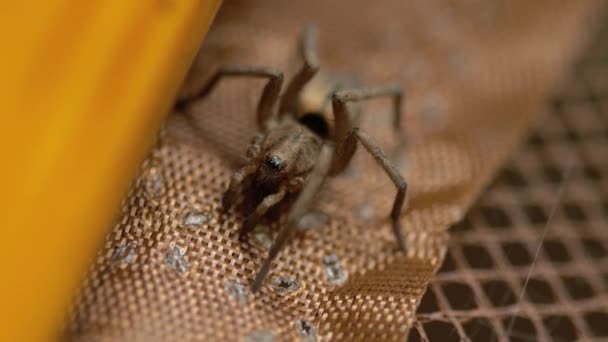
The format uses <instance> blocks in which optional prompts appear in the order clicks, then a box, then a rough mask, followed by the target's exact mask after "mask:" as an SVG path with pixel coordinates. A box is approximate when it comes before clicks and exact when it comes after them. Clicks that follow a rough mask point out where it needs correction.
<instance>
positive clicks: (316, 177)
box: [251, 144, 332, 293]
mask: <svg viewBox="0 0 608 342" xmlns="http://www.w3.org/2000/svg"><path fill="white" fill-rule="evenodd" d="M331 158H332V147H331V146H329V145H327V144H326V145H323V147H322V148H321V153H320V154H319V158H317V163H316V164H315V168H314V169H313V171H312V173H311V175H310V177H309V178H308V180H307V181H306V183H304V184H303V185H301V186H302V191H301V192H300V195H299V196H298V198H297V199H296V201H295V203H294V204H293V206H292V207H291V209H290V211H289V213H288V214H287V219H286V220H285V224H284V225H283V226H282V227H281V230H280V231H279V235H278V236H277V238H276V240H275V241H274V242H273V244H272V247H270V251H269V252H268V258H266V260H265V261H264V263H263V264H262V267H261V268H260V270H259V271H258V274H257V275H256V276H255V280H254V281H253V284H252V285H251V291H252V292H254V293H255V292H257V291H258V290H259V289H260V287H262V284H263V283H264V279H266V276H267V275H268V272H269V271H270V265H271V264H272V261H273V260H274V259H275V258H276V257H277V255H278V254H279V252H280V251H281V249H283V246H285V243H286V242H287V239H288V238H289V237H290V236H291V234H292V233H293V232H294V230H295V228H296V225H297V222H298V221H299V220H300V218H301V217H302V215H304V214H305V213H306V212H307V211H308V209H309V207H310V205H311V203H312V201H313V199H314V197H315V195H316V194H317V193H318V192H319V189H320V188H321V185H322V184H323V181H324V180H325V178H326V177H327V174H328V172H329V167H330V165H331Z"/></svg>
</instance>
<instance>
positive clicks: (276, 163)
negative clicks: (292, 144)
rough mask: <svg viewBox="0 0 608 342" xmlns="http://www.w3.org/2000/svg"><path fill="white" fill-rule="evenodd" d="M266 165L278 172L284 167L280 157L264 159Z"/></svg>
mask: <svg viewBox="0 0 608 342" xmlns="http://www.w3.org/2000/svg"><path fill="white" fill-rule="evenodd" d="M266 165H268V166H269V167H270V168H271V169H273V170H275V171H279V170H281V169H282V168H283V167H284V166H285V161H284V160H283V159H281V158H280V157H277V156H271V157H268V158H267V159H266Z"/></svg>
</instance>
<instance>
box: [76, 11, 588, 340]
mask: <svg viewBox="0 0 608 342" xmlns="http://www.w3.org/2000/svg"><path fill="white" fill-rule="evenodd" d="M598 6H599V2H596V1H576V2H574V1H536V2H534V3H531V2H528V1H509V2H507V1H491V2H487V1H450V2H449V3H448V5H444V3H443V2H440V1H411V2H403V1H396V0H395V1H386V2H383V3H382V5H381V6H378V5H372V4H371V3H369V2H368V1H363V0H357V1H349V2H346V1H344V2H328V1H327V2H326V1H320V0H319V1H307V2H302V3H295V2H286V1H255V2H245V1H234V2H230V3H226V4H225V5H224V7H223V8H222V10H221V13H220V15H219V17H218V19H217V21H216V23H215V25H214V27H213V29H212V31H211V33H210V34H209V36H208V38H207V40H206V42H205V44H204V46H203V48H202V50H201V53H200V56H199V58H198V59H197V62H196V63H195V65H194V67H193V69H192V72H191V75H190V77H189V78H188V80H187V81H186V84H185V86H184V89H183V94H187V93H189V92H192V91H194V89H195V88H197V87H198V86H200V85H201V84H202V82H204V81H205V79H206V78H207V77H208V76H209V74H210V72H212V71H213V70H214V69H215V67H217V66H218V65H220V64H224V63H228V62H232V63H234V62H239V63H247V64H257V65H270V66H274V67H276V68H279V69H282V70H285V71H286V73H287V74H288V75H290V74H291V72H292V71H293V70H294V69H296V68H297V67H299V65H300V62H299V61H298V59H297V54H296V49H295V47H296V37H297V35H298V33H299V32H300V31H301V29H302V27H303V26H304V25H305V23H307V22H309V21H311V20H312V21H314V22H316V23H317V24H318V26H319V28H320V51H319V52H320V57H321V61H322V67H323V68H325V69H328V70H331V71H332V72H342V73H354V74H356V75H357V76H358V78H359V79H361V80H362V82H363V83H364V84H379V83H382V82H387V81H401V82H402V83H403V85H404V87H405V89H406V92H407V99H406V110H405V113H404V115H405V118H404V123H405V126H406V129H407V135H408V138H409V142H408V147H407V151H406V153H405V155H404V156H403V158H402V163H401V170H402V172H403V173H404V175H405V176H406V178H407V179H408V182H409V184H410V191H409V199H408V207H407V209H406V210H405V211H404V212H403V215H402V222H403V225H404V229H405V230H406V232H407V243H408V246H409V249H408V253H407V255H403V254H402V253H399V252H397V251H396V244H395V242H394V240H393V237H392V234H391V232H390V224H389V222H388V220H387V216H388V212H389V209H390V205H391V202H392V199H393V196H394V192H395V190H394V187H393V185H392V183H391V182H390V181H389V180H388V178H387V177H386V175H384V174H383V173H382V172H381V170H380V168H379V167H378V166H377V165H376V164H375V163H374V162H373V159H372V158H371V157H369V156H368V155H366V154H365V153H364V151H362V150H361V151H359V152H357V155H356V158H355V160H354V163H353V166H352V168H350V169H349V171H348V172H347V173H345V174H344V175H342V176H340V177H338V178H336V179H332V180H331V181H330V182H328V184H327V186H326V187H325V188H324V191H323V192H322V193H321V194H320V196H319V197H318V200H317V201H316V203H315V206H314V207H313V208H311V212H312V214H311V215H310V222H312V223H311V224H309V226H310V227H308V228H307V229H302V231H300V232H299V233H298V234H297V235H296V236H294V237H293V239H292V241H291V242H290V243H289V245H288V246H287V248H286V249H285V250H283V251H282V253H281V254H280V256H279V258H278V259H277V261H276V263H275V264H274V266H273V269H272V272H271V274H270V276H269V279H268V281H267V283H266V284H265V286H264V287H263V288H262V290H261V291H260V293H258V294H256V295H255V296H253V295H251V294H250V293H248V290H247V286H248V284H249V283H250V281H251V280H252V278H253V277H254V275H255V273H256V272H257V270H258V268H259V266H260V264H261V262H262V260H263V259H264V258H265V256H266V253H267V250H266V249H265V247H264V241H265V239H267V238H268V237H272V234H273V233H272V232H274V231H275V230H276V227H270V228H269V229H270V233H267V234H264V233H258V234H254V235H252V236H250V238H249V240H248V241H247V242H245V243H243V242H239V241H238V240H237V230H238V227H239V225H240V223H241V221H242V218H241V217H240V216H238V215H237V214H236V213H235V212H229V213H221V212H220V211H219V201H220V198H221V194H222V192H223V190H224V189H225V188H226V185H227V181H228V178H229V177H230V175H231V173H232V172H233V171H234V170H235V168H236V167H237V166H238V165H239V162H240V156H241V154H242V153H243V152H244V150H245V146H246V144H247V142H248V140H249V139H250V137H251V136H252V135H253V133H254V132H255V128H254V127H255V125H254V114H253V113H254V108H255V103H256V101H257V99H258V97H259V95H260V91H261V88H262V83H260V82H258V81H250V80H242V79H233V80H226V81H223V82H222V83H221V84H220V86H219V87H218V89H217V90H216V91H215V92H214V93H213V94H212V95H211V96H210V97H208V98H207V99H205V100H202V101H199V102H197V103H196V104H195V105H194V106H193V107H192V108H191V109H190V110H189V112H188V113H172V114H171V115H170V116H169V118H168V120H167V122H166V124H165V127H164V129H163V131H162V132H161V135H160V139H159V144H158V146H157V148H155V149H154V150H153V151H152V152H151V154H150V157H149V158H148V159H147V160H146V161H145V162H144V163H143V165H142V169H141V175H140V176H139V177H138V178H137V179H136V180H135V181H134V183H133V186H132V188H131V190H130V192H129V194H128V196H127V197H126V199H125V201H124V203H123V207H122V210H121V212H120V214H119V217H118V219H117V223H116V225H115V226H114V227H113V229H112V231H111V232H110V233H109V235H108V237H107V239H106V241H105V244H104V246H103V249H102V250H101V251H100V252H99V256H98V258H97V260H95V262H94V264H93V265H92V268H91V271H90V272H89V274H88V276H87V278H86V280H85V281H84V283H83V285H82V288H81V289H80V291H79V293H78V296H77V298H76V301H75V305H74V308H73V310H72V311H71V313H70V316H69V319H68V326H67V329H66V332H65V335H64V336H65V338H66V339H68V340H129V341H130V340H146V341H156V340H159V341H165V340H243V339H249V340H269V339H270V338H274V339H275V340H294V339H297V338H307V339H308V340H314V339H315V338H318V339H322V340H330V339H331V340H403V339H404V338H405V336H406V334H407V332H408V329H409V328H410V327H411V325H412V323H413V322H414V321H415V310H416V308H417V305H418V302H419V301H420V298H421V297H422V295H423V293H424V291H425V289H426V285H427V283H428V281H429V280H430V279H431V278H432V277H433V275H434V273H435V271H436V269H437V268H438V267H439V265H440V264H441V262H442V260H443V256H444V254H445V250H446V246H447V236H448V234H447V228H448V227H449V226H450V225H452V224H453V223H455V222H456V221H458V220H459V219H461V218H462V216H463V215H464V213H465V211H466V210H467V209H468V207H469V205H470V204H471V202H472V201H473V200H474V199H475V197H476V196H477V194H478V193H479V192H480V190H481V189H482V187H483V186H484V185H485V184H486V183H487V182H489V181H490V179H491V177H492V175H493V174H494V173H495V172H496V170H497V169H498V168H499V166H500V164H501V163H502V162H503V161H504V160H505V159H506V157H507V155H508V153H509V151H511V150H512V149H513V147H514V146H515V144H516V143H517V142H518V141H519V139H520V138H521V136H522V135H523V134H524V132H525V130H526V128H527V127H528V124H529V122H530V121H531V119H532V118H533V117H534V116H535V113H539V112H540V106H541V104H542V103H543V99H544V98H545V97H546V95H547V93H548V91H549V90H550V89H551V87H552V86H553V85H554V84H555V83H556V81H557V80H558V79H559V77H560V75H561V74H562V72H563V70H564V68H565V66H566V65H567V64H568V62H569V61H570V60H571V59H572V57H573V56H574V55H575V53H576V52H577V51H578V50H579V48H580V46H581V44H582V43H583V42H584V41H585V39H584V38H585V36H586V35H585V32H587V31H588V30H589V23H588V21H589V20H590V18H592V13H593V12H594V10H595V9H597V7H598ZM385 102H388V101H374V102H371V103H369V105H367V106H365V108H364V114H363V122H362V127H363V128H364V129H365V130H366V131H367V132H368V133H370V135H372V136H374V137H376V138H377V140H379V141H380V143H381V145H382V146H383V147H384V148H385V149H386V150H387V151H391V150H392V149H394V147H395V141H394V140H393V137H391V136H390V134H386V132H389V131H390V130H389V129H388V127H389V124H388V111H389V107H388V106H389V104H388V103H385ZM365 113H369V114H365ZM273 278H275V279H283V282H284V283H287V284H288V285H284V284H281V285H280V286H276V287H273V286H272V284H273V282H272V279H273ZM292 285H293V286H292Z"/></svg>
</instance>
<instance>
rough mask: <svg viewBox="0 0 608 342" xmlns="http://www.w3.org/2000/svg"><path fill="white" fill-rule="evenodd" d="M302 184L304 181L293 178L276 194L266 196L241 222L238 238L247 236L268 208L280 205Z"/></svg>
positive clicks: (300, 178)
mask: <svg viewBox="0 0 608 342" xmlns="http://www.w3.org/2000/svg"><path fill="white" fill-rule="evenodd" d="M303 183H304V179H303V178H302V177H296V178H293V179H292V180H291V181H290V182H289V183H288V184H287V185H281V186H280V187H279V190H278V191H277V192H276V193H274V194H271V195H268V196H266V197H265V198H264V199H263V200H262V203H260V204H259V205H258V206H257V208H256V209H255V210H254V211H253V212H252V213H251V214H249V216H247V219H245V221H244V222H243V225H242V226H241V230H240V231H239V238H241V239H242V238H243V237H244V236H245V235H247V234H249V233H250V232H251V231H252V230H253V229H254V228H255V226H256V225H257V224H258V222H259V221H260V219H261V218H262V217H263V216H264V215H265V214H266V213H267V212H268V210H270V208H272V207H274V206H275V205H277V204H278V203H280V202H281V201H282V200H283V199H284V198H285V195H287V194H288V193H290V192H296V191H299V190H300V189H301V187H302V184H303Z"/></svg>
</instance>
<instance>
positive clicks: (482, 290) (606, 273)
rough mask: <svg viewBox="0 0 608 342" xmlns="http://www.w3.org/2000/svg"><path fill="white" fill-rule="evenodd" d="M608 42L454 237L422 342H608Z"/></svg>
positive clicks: (423, 319) (424, 310) (425, 314)
mask: <svg viewBox="0 0 608 342" xmlns="http://www.w3.org/2000/svg"><path fill="white" fill-rule="evenodd" d="M607 37H608V26H605V27H604V28H603V30H602V31H600V33H599V34H598V36H597V38H596V40H595V43H593V44H592V47H591V49H589V50H588V51H587V52H586V53H585V54H584V57H583V58H582V59H581V62H580V63H578V64H577V67H576V69H575V72H573V73H572V76H571V77H570V78H569V79H567V81H566V82H564V86H563V89H562V90H561V91H560V92H559V93H558V95H557V96H556V97H555V98H554V100H553V101H552V106H551V107H550V109H549V111H548V113H547V114H546V115H544V117H543V119H542V120H541V121H540V122H539V123H538V124H536V125H535V129H534V131H533V132H534V133H533V134H532V135H531V137H530V139H529V140H528V142H527V144H526V145H525V147H524V148H523V149H521V150H520V151H519V152H518V153H517V154H516V155H515V157H514V158H513V160H512V161H510V162H509V163H508V165H507V167H506V168H505V169H504V170H503V171H502V172H501V174H500V176H499V177H498V179H497V181H496V182H495V183H494V184H493V185H492V186H491V187H490V189H489V190H488V191H487V192H486V193H485V194H484V195H483V196H481V198H480V199H479V201H478V203H479V204H478V205H475V206H474V207H473V208H472V210H471V211H470V212H469V214H468V215H467V217H466V218H465V220H463V222H462V223H460V224H458V225H457V226H455V227H454V229H453V230H452V234H451V239H450V242H449V248H448V253H447V258H446V260H445V262H444V264H443V266H442V268H441V270H440V271H439V274H438V275H437V276H436V277H435V278H434V280H433V281H432V283H431V285H430V287H429V288H430V290H429V291H428V292H427V293H426V294H425V296H424V297H423V300H422V304H421V305H420V307H419V309H418V315H417V316H418V322H417V323H416V327H417V329H414V330H412V335H411V340H412V341H419V340H421V337H424V338H428V339H430V340H431V341H459V340H461V339H466V338H469V339H471V340H476V341H490V340H493V339H501V340H506V339H507V338H509V339H510V340H514V341H537V340H554V341H575V340H583V341H593V340H597V341H605V340H606V339H608V325H607V323H608V295H607V294H608V229H606V228H607V227H608V187H607V185H608V183H607V180H608V178H607V177H608V160H607V159H606V156H607V155H608V98H607V97H606V95H608V49H607V47H606V44H605V42H606V38H607ZM537 253H538V256H536V255H537ZM526 279H528V281H527V284H526ZM524 287H525V290H524Z"/></svg>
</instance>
